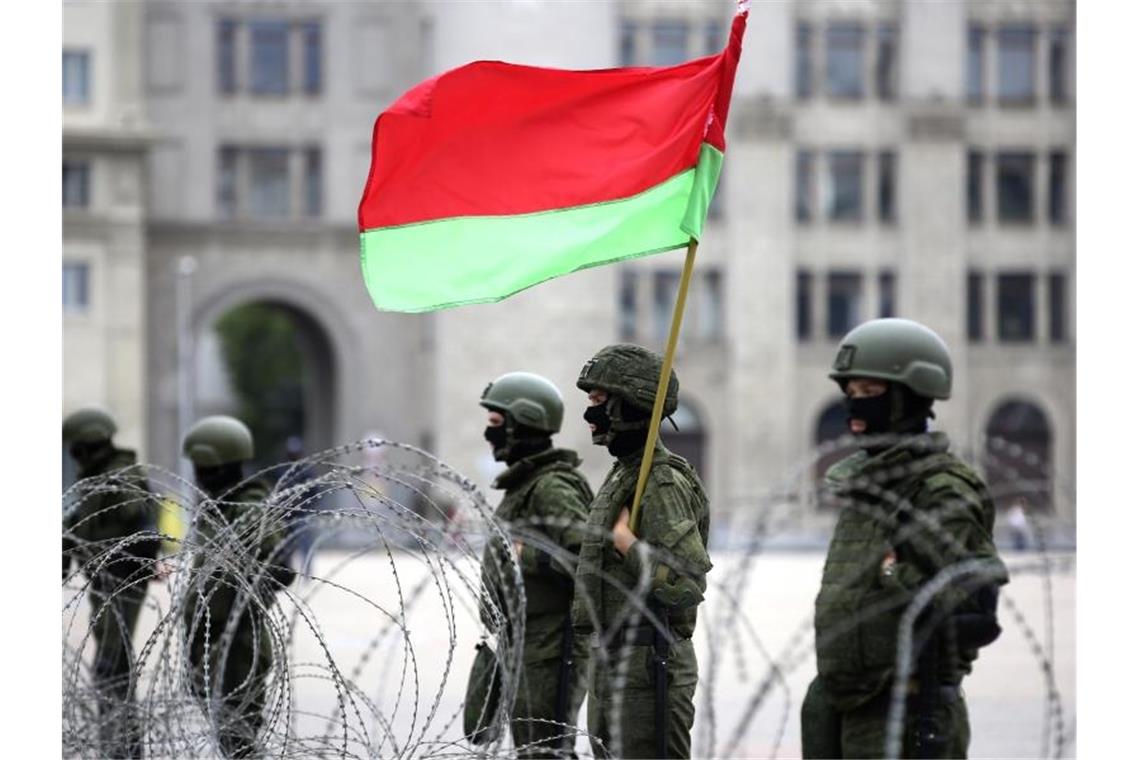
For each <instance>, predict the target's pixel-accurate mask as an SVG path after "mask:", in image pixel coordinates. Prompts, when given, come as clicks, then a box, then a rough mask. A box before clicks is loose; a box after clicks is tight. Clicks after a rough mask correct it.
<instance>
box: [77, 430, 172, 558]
mask: <svg viewBox="0 0 1140 760" xmlns="http://www.w3.org/2000/svg"><path fill="white" fill-rule="evenodd" d="M137 461H138V460H137V457H136V456H135V452H133V451H129V450H127V449H115V450H114V452H113V453H112V454H111V456H110V457H108V458H107V459H106V460H105V461H103V462H100V463H99V464H97V465H95V466H92V467H88V468H84V469H82V470H80V472H79V473H78V474H79V480H80V481H83V480H85V479H89V478H98V480H97V481H95V482H94V483H91V484H85V483H82V482H79V484H78V485H77V486H75V487H74V490H72V491H71V495H73V496H74V500H71V499H70V498H69V503H67V504H65V505H64V515H63V577H64V579H66V578H67V576H68V574H69V573H70V571H71V562H72V560H73V559H74V560H76V561H77V562H78V563H79V565H80V566H81V567H85V568H90V567H93V566H94V565H101V566H102V573H101V574H102V576H103V580H107V579H109V578H119V579H125V578H131V579H132V580H137V579H138V578H139V577H141V576H142V575H146V576H147V577H149V576H150V575H151V574H152V571H151V565H152V563H153V560H154V558H155V557H156V556H158V550H159V545H160V543H161V541H160V540H159V539H158V538H157V537H156V536H154V535H150V536H144V535H140V536H139V537H138V538H135V539H131V540H129V541H126V542H124V543H122V544H121V545H120V541H122V539H124V538H127V537H129V536H133V535H135V534H142V533H144V532H150V533H152V534H153V532H154V531H155V526H156V523H157V519H156V514H155V501H154V496H153V494H152V493H151V490H150V487H149V485H148V484H147V479H146V477H145V476H144V475H143V474H142V473H141V472H139V471H138V470H137V469H131V470H128V471H127V472H122V473H121V474H119V475H115V473H117V472H120V471H122V470H127V468H132V467H133V466H134V465H135V464H136V463H137ZM112 549H113V550H114V551H110V552H109V550H112ZM108 552H109V553H108ZM93 580H94V579H93Z"/></svg>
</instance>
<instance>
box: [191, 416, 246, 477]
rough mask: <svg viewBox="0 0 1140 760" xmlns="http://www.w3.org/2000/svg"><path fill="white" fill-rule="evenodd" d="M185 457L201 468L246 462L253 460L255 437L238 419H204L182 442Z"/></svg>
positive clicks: (199, 421)
mask: <svg viewBox="0 0 1140 760" xmlns="http://www.w3.org/2000/svg"><path fill="white" fill-rule="evenodd" d="M182 456H184V457H186V458H187V459H189V460H190V461H191V462H193V463H194V464H195V465H197V466H200V467H217V466H218V465H223V464H229V463H231V462H244V461H246V460H247V459H253V435H252V434H251V433H250V432H249V428H247V427H246V426H245V423H244V422H242V421H241V420H239V419H235V418H234V417H227V416H226V415H221V414H219V415H215V416H213V417H203V418H202V419H200V420H198V421H197V422H195V423H194V425H193V426H192V427H191V428H190V430H188V431H187V432H186V437H184V438H183V439H182Z"/></svg>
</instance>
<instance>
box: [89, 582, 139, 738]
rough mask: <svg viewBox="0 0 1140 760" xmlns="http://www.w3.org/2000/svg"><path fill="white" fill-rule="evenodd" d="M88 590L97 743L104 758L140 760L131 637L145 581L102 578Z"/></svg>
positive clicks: (136, 620) (137, 616)
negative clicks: (96, 708) (135, 759)
mask: <svg viewBox="0 0 1140 760" xmlns="http://www.w3.org/2000/svg"><path fill="white" fill-rule="evenodd" d="M91 586H92V588H91V591H90V592H89V593H88V600H89V601H90V602H91V617H92V628H93V633H92V635H93V637H94V639H95V661H94V665H93V666H92V671H93V672H92V682H93V684H94V686H95V691H96V693H97V695H98V710H99V742H100V744H101V745H102V752H103V754H104V756H107V757H131V758H134V757H142V736H141V734H142V731H141V728H140V726H139V721H138V716H137V715H136V714H135V705H134V701H135V698H134V693H135V684H134V677H133V674H132V672H131V671H132V666H133V664H134V645H133V643H132V641H131V638H132V636H133V635H134V631H135V624H136V623H137V622H138V619H139V610H140V609H141V608H142V604H143V600H144V598H145V596H146V581H142V582H141V583H136V582H133V581H124V580H119V579H116V578H114V577H102V578H99V579H97V580H96V581H95V582H93V583H92V584H91Z"/></svg>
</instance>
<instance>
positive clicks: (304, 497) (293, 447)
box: [277, 435, 321, 578]
mask: <svg viewBox="0 0 1140 760" xmlns="http://www.w3.org/2000/svg"><path fill="white" fill-rule="evenodd" d="M285 456H286V458H287V459H288V461H289V462H291V463H292V464H289V465H288V466H287V467H286V468H285V472H284V473H282V475H281V479H280V480H279V481H278V482H277V490H278V491H284V490H286V489H293V488H296V489H298V491H297V492H296V493H294V494H292V495H290V496H289V498H288V503H289V504H290V505H293V513H292V514H293V521H292V525H291V527H290V530H289V533H290V535H291V537H292V543H293V545H294V546H296V548H297V558H298V562H299V564H300V567H301V576H302V577H304V578H308V577H310V576H311V575H312V568H313V553H314V546H315V544H316V541H317V537H318V536H319V534H320V528H319V525H318V523H317V513H318V512H320V506H321V504H320V499H321V497H320V495H319V493H318V491H317V488H316V487H315V486H314V485H310V486H309V487H308V488H305V487H304V486H305V485H306V484H309V483H311V482H312V481H313V479H314V478H316V476H317V473H316V470H315V469H314V468H313V466H312V465H311V464H309V463H307V462H304V461H302V460H303V459H304V456H305V442H304V440H303V439H302V438H301V437H300V436H296V435H291V436H289V437H288V438H287V439H286V441H285Z"/></svg>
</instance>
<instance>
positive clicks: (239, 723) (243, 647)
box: [190, 618, 272, 757]
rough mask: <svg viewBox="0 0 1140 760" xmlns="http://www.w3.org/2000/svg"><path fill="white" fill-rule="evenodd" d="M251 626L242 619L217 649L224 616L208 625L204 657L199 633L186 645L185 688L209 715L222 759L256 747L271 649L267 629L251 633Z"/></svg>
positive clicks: (247, 751)
mask: <svg viewBox="0 0 1140 760" xmlns="http://www.w3.org/2000/svg"><path fill="white" fill-rule="evenodd" d="M254 625H256V624H251V623H250V622H249V620H248V618H243V619H242V621H241V623H240V624H239V625H238V627H237V628H236V630H235V631H234V636H233V639H232V640H231V641H230V642H229V645H228V646H223V644H222V641H221V637H222V636H223V635H224V634H223V630H224V628H225V618H222V619H221V620H220V621H214V622H213V625H212V626H211V637H212V638H211V640H210V656H209V658H207V657H206V646H205V644H206V639H205V636H204V635H203V633H202V631H201V629H199V630H198V631H196V633H197V635H196V636H195V637H194V639H193V641H192V642H191V645H190V666H191V668H192V672H191V679H190V687H191V690H192V691H193V693H194V695H195V696H196V697H198V699H199V700H201V701H202V703H203V707H204V708H206V709H207V710H208V711H209V713H210V714H211V718H212V723H213V725H214V727H216V729H217V738H218V746H219V748H220V749H221V751H222V754H223V755H224V756H225V757H247V756H249V755H251V754H253V753H254V752H255V751H256V750H257V748H258V742H257V739H258V733H259V732H260V731H261V724H262V722H263V720H264V718H263V715H262V712H263V709H264V706H265V679H266V678H267V677H268V676H269V670H270V667H271V664H272V648H271V646H270V642H269V637H268V630H267V629H266V628H265V627H262V628H261V629H260V630H256V631H255V629H254ZM207 668H209V676H208V677H209V683H207V680H206V679H207Z"/></svg>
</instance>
